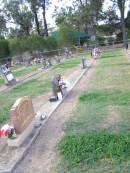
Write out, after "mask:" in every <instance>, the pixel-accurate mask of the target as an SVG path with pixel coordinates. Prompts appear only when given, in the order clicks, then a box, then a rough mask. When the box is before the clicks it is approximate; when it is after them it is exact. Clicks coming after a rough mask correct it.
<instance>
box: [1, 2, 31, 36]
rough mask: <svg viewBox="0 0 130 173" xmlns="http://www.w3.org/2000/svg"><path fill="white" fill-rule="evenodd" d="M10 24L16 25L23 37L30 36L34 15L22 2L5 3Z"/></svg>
mask: <svg viewBox="0 0 130 173" xmlns="http://www.w3.org/2000/svg"><path fill="white" fill-rule="evenodd" d="M4 7H5V10H6V16H7V18H8V22H11V23H14V24H16V26H17V27H18V28H19V30H20V33H21V36H29V35H30V30H31V28H32V13H31V11H30V10H29V9H28V7H27V6H26V5H25V4H24V2H23V1H22V0H9V1H7V2H6V1H4Z"/></svg>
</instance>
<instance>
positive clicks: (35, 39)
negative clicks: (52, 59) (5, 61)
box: [9, 35, 57, 55]
mask: <svg viewBox="0 0 130 173" xmlns="http://www.w3.org/2000/svg"><path fill="white" fill-rule="evenodd" d="M9 43H10V49H11V53H12V54H13V55H17V54H22V53H24V52H34V51H46V50H53V49H56V48H57V41H56V40H55V39H54V38H53V37H47V38H44V37H42V36H39V35H32V36H30V37H27V38H24V39H16V38H15V39H10V40H9Z"/></svg>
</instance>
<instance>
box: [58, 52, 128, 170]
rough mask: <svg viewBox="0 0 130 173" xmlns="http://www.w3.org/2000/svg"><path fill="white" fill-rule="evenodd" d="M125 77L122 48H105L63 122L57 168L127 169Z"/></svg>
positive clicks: (125, 70) (124, 58)
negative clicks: (59, 157)
mask: <svg viewBox="0 0 130 173" xmlns="http://www.w3.org/2000/svg"><path fill="white" fill-rule="evenodd" d="M129 79H130V62H129V60H128V59H127V58H126V57H125V56H124V55H123V52H122V50H121V49H116V50H111V51H107V52H105V53H104V54H103V56H102V58H101V59H100V60H99V63H98V65H97V68H96V71H95V73H94V74H93V77H92V79H91V80H90V82H89V85H88V88H87V90H86V91H84V92H83V93H82V94H81V96H80V98H79V102H78V105H77V108H76V110H75V111H74V113H73V114H74V116H72V118H71V119H70V120H69V121H68V122H67V123H66V124H65V126H64V130H65V133H66V136H65V137H64V138H63V140H62V141H61V142H60V144H59V151H60V154H61V156H62V157H61V163H60V164H59V165H58V171H59V172H62V173H104V172H107V173H109V172H111V173H129V172H130V171H129V169H130V157H129V156H130V150H129V148H130V134H129V131H130V107H129V106H130V87H129V86H130V80H129ZM63 170H64V171H63Z"/></svg>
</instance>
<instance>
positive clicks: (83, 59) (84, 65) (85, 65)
mask: <svg viewBox="0 0 130 173" xmlns="http://www.w3.org/2000/svg"><path fill="white" fill-rule="evenodd" d="M82 65H83V69H84V68H86V67H87V61H86V58H85V57H83V58H82Z"/></svg>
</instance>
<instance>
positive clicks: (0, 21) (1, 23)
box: [0, 10, 7, 36]
mask: <svg viewBox="0 0 130 173" xmlns="http://www.w3.org/2000/svg"><path fill="white" fill-rule="evenodd" d="M6 30H7V28H6V19H5V17H4V15H3V14H2V11H1V10H0V36H2V35H3V34H4V33H5V31H6Z"/></svg>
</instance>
